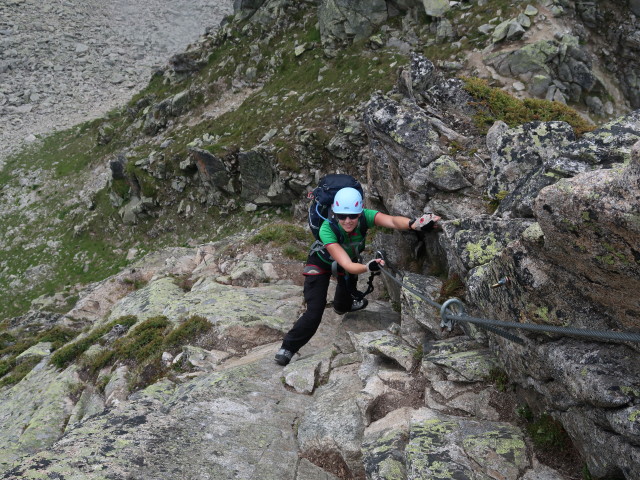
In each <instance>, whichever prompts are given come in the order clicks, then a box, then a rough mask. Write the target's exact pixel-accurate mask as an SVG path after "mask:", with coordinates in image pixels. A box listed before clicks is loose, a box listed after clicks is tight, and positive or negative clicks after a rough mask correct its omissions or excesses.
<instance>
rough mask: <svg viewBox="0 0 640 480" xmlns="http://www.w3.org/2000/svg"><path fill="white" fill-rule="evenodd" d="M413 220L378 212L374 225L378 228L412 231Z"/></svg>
mask: <svg viewBox="0 0 640 480" xmlns="http://www.w3.org/2000/svg"><path fill="white" fill-rule="evenodd" d="M410 222H411V219H410V218H407V217H401V216H391V215H387V214H386V213H382V212H378V213H377V214H376V217H375V218H374V223H375V224H376V226H378V227H386V228H393V229H395V230H411V226H410Z"/></svg>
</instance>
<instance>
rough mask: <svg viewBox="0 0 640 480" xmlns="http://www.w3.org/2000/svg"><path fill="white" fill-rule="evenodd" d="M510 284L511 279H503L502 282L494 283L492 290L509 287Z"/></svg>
mask: <svg viewBox="0 0 640 480" xmlns="http://www.w3.org/2000/svg"><path fill="white" fill-rule="evenodd" d="M510 284H511V279H510V278H509V277H502V278H501V279H500V280H498V283H494V284H493V285H491V288H498V287H508V286H509V285H510Z"/></svg>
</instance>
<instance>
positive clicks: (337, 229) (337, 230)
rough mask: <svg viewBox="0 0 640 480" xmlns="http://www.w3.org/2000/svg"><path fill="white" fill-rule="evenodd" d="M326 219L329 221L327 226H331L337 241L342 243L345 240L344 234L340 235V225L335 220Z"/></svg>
mask: <svg viewBox="0 0 640 480" xmlns="http://www.w3.org/2000/svg"><path fill="white" fill-rule="evenodd" d="M327 221H328V222H329V226H330V227H331V230H332V231H333V233H334V234H335V236H336V238H337V239H338V243H339V244H341V245H342V244H343V243H344V241H345V238H344V235H342V232H341V231H340V227H339V226H338V225H337V224H336V223H335V222H332V221H331V220H327Z"/></svg>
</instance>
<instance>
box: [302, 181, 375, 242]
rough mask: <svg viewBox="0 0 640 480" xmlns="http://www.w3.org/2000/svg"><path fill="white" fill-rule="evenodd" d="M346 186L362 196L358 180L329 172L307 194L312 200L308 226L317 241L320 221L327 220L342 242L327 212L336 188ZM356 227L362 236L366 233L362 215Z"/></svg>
mask: <svg viewBox="0 0 640 480" xmlns="http://www.w3.org/2000/svg"><path fill="white" fill-rule="evenodd" d="M347 187H351V188H355V189H356V190H358V191H359V192H360V195H362V196H363V197H364V191H363V190H362V185H360V182H358V180H356V179H355V178H353V177H352V176H351V175H344V174H341V173H331V174H329V175H326V176H325V177H322V178H321V179H320V182H319V183H318V186H317V187H316V188H315V189H314V190H313V191H312V192H309V194H308V195H307V197H308V198H310V199H312V200H313V201H312V202H311V205H309V228H310V229H311V233H313V236H314V237H315V239H316V240H317V241H320V237H319V235H318V233H319V231H320V227H321V226H322V222H324V221H325V220H328V221H329V223H330V225H331V229H332V230H333V231H334V233H335V234H336V237H337V238H338V241H339V242H340V243H343V241H344V239H343V238H342V234H341V232H340V229H339V228H338V225H337V224H336V223H335V221H334V220H333V219H332V218H329V212H330V211H331V205H332V204H333V197H335V196H336V193H338V190H340V189H342V188H347ZM358 228H359V229H360V233H361V235H362V236H363V237H364V236H365V235H366V234H367V229H368V226H367V221H366V219H365V218H364V215H361V216H360V220H359V222H358Z"/></svg>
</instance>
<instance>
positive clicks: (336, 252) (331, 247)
mask: <svg viewBox="0 0 640 480" xmlns="http://www.w3.org/2000/svg"><path fill="white" fill-rule="evenodd" d="M326 249H327V252H329V255H331V256H332V257H333V259H334V260H335V261H336V262H338V265H340V266H341V267H342V268H344V269H345V270H346V271H347V272H349V273H351V274H353V275H360V274H361V273H367V266H366V265H363V264H362V263H356V262H353V261H352V260H351V259H350V258H349V255H348V254H347V252H345V250H344V248H342V246H341V245H340V244H339V243H330V244H328V245H326Z"/></svg>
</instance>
